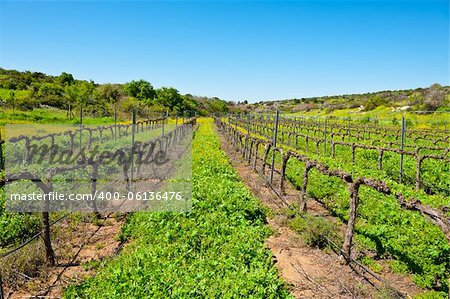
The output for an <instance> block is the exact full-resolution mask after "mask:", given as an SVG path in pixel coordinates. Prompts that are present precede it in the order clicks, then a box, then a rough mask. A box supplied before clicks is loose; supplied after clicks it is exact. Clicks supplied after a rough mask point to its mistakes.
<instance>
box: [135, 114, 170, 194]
mask: <svg viewBox="0 0 450 299" xmlns="http://www.w3.org/2000/svg"><path fill="white" fill-rule="evenodd" d="M135 126H136V109H133V114H132V125H131V159H130V163H131V168H130V170H131V172H130V187H131V186H132V184H133V171H134V134H135ZM163 128H164V127H163ZM163 135H164V129H163Z"/></svg>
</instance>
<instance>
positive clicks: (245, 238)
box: [65, 120, 290, 298]
mask: <svg viewBox="0 0 450 299" xmlns="http://www.w3.org/2000/svg"><path fill="white" fill-rule="evenodd" d="M193 149H194V151H193V199H192V204H193V208H192V211H191V212H189V213H164V212H159V213H135V214H132V215H131V216H130V218H129V219H128V220H127V223H126V225H125V227H124V229H123V233H122V234H123V236H124V237H127V238H131V239H133V240H134V241H133V242H132V243H131V244H130V245H129V246H128V247H126V248H125V249H124V251H123V252H122V254H121V255H120V256H118V257H117V258H116V259H114V260H112V261H110V262H109V263H107V264H106V265H104V266H102V267H101V268H100V269H99V272H98V274H97V275H96V276H95V277H93V278H90V279H87V280H86V281H84V282H82V283H81V284H79V285H72V286H70V287H69V288H68V289H67V290H66V292H65V297H66V298H124V297H128V298H167V297H171V298H193V297H194V298H240V297H242V298H287V297H290V294H289V292H288V291H287V290H286V288H285V286H284V284H283V282H282V281H281V280H280V279H279V277H278V273H277V271H276V269H275V267H274V264H273V262H272V255H271V253H270V252H269V251H268V250H267V249H265V247H264V242H265V239H266V238H267V237H268V235H269V228H268V226H267V225H266V224H265V221H266V220H265V214H264V210H263V208H262V207H261V206H260V205H259V203H258V200H257V199H256V198H254V197H253V196H252V195H251V193H250V192H249V190H248V189H247V188H246V186H245V185H244V184H243V183H242V182H241V181H240V179H239V178H238V175H237V174H236V172H235V171H234V170H233V168H232V166H231V165H230V163H229V160H228V158H227V157H226V155H225V153H224V152H222V151H221V150H220V141H219V139H218V137H217V136H216V134H215V133H214V131H213V128H212V124H211V121H210V120H209V121H208V122H206V123H203V124H202V125H201V126H200V128H199V130H198V132H197V133H196V134H195V139H194V144H193Z"/></svg>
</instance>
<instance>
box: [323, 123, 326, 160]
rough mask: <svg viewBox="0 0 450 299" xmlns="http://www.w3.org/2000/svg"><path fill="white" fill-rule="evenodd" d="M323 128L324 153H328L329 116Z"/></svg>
mask: <svg viewBox="0 0 450 299" xmlns="http://www.w3.org/2000/svg"><path fill="white" fill-rule="evenodd" d="M323 126H324V128H323V155H324V156H326V155H327V117H325V120H324V125H323Z"/></svg>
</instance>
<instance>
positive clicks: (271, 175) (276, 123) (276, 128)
mask: <svg viewBox="0 0 450 299" xmlns="http://www.w3.org/2000/svg"><path fill="white" fill-rule="evenodd" d="M279 118H280V110H278V109H277V114H276V116H275V132H274V134H273V150H272V164H271V166H270V183H271V184H272V182H273V170H274V167H275V148H276V147H277V137H278V122H279Z"/></svg>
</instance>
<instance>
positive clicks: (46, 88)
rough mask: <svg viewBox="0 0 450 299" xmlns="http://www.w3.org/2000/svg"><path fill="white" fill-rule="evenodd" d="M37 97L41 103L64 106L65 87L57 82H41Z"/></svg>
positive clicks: (58, 106)
mask: <svg viewBox="0 0 450 299" xmlns="http://www.w3.org/2000/svg"><path fill="white" fill-rule="evenodd" d="M37 97H38V99H39V102H40V103H41V104H44V105H49V106H52V107H57V108H64V89H63V87H62V86H61V85H59V84H57V83H43V84H41V86H40V87H39V91H38V92H37Z"/></svg>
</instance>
